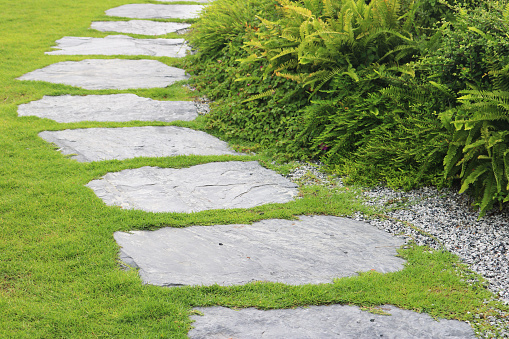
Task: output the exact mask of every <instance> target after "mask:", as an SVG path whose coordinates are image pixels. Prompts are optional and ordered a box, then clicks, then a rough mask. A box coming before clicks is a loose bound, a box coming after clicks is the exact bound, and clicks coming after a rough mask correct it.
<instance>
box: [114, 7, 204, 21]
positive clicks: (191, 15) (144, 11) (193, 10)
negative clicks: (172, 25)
mask: <svg viewBox="0 0 509 339" xmlns="http://www.w3.org/2000/svg"><path fill="white" fill-rule="evenodd" d="M202 9H203V6H202V5H158V4H157V5H156V4H130V5H122V6H119V7H115V8H112V9H109V10H107V11H106V12H105V13H106V15H108V16H117V17H124V18H132V19H196V18H198V17H199V13H200V11H201V10H202Z"/></svg>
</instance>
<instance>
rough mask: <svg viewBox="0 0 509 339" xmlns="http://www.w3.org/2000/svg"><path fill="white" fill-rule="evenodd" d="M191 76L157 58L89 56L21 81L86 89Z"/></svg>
mask: <svg viewBox="0 0 509 339" xmlns="http://www.w3.org/2000/svg"><path fill="white" fill-rule="evenodd" d="M188 78H189V77H188V76H187V75H186V74H185V71H184V70H183V69H178V68H175V67H170V66H167V65H165V64H163V63H162V62H160V61H157V60H125V59H107V60H101V59H89V60H82V61H64V62H59V63H56V64H53V65H49V66H47V67H44V68H42V69H38V70H35V71H33V72H30V73H27V74H25V75H23V76H21V77H19V78H18V79H19V80H38V81H47V82H52V83H56V84H64V85H71V86H76V87H81V88H84V89H130V88H158V87H159V88H160V87H166V86H168V85H171V84H173V83H174V82H176V81H180V80H186V79H188Z"/></svg>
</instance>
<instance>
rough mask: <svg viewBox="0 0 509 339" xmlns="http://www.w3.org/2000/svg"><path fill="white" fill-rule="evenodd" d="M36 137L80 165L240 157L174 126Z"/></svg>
mask: <svg viewBox="0 0 509 339" xmlns="http://www.w3.org/2000/svg"><path fill="white" fill-rule="evenodd" d="M39 136H40V137H41V138H43V139H44V140H46V141H47V142H51V143H54V144H55V145H57V146H58V147H60V150H59V151H60V152H62V153H63V154H75V155H74V156H72V158H73V159H75V160H77V161H81V162H88V161H101V160H113V159H116V160H124V159H130V158H136V157H171V156H176V155H192V154H194V155H224V154H232V155H235V154H237V155H238V154H239V153H236V152H235V151H232V150H231V149H230V148H229V147H228V144H227V143H226V142H224V141H221V140H219V139H218V138H216V137H213V136H211V135H209V134H207V133H205V132H201V131H195V130H192V129H189V128H184V127H175V126H159V127H156V126H146V127H124V128H86V129H72V130H64V131H45V132H41V133H39Z"/></svg>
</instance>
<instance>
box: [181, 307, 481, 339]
mask: <svg viewBox="0 0 509 339" xmlns="http://www.w3.org/2000/svg"><path fill="white" fill-rule="evenodd" d="M378 308H379V309H380V310H381V311H383V312H388V313H389V314H390V315H382V314H373V313H370V312H367V311H362V310H361V309H360V308H359V307H357V306H343V305H329V306H309V307H306V308H297V309H286V310H267V311H262V310H257V309H255V308H246V309H236V310H233V309H229V308H226V307H200V308H196V310H197V311H199V312H202V313H203V315H201V316H200V315H193V316H191V319H192V320H194V321H195V322H194V323H193V326H194V329H192V330H191V331H190V332H189V338H191V339H219V338H242V339H259V338H292V339H304V338H305V339H329V338H330V339H332V338H334V339H351V338H359V339H368V338H369V339H371V338H387V339H402V338H404V339H431V338H448V339H469V338H476V336H475V334H474V331H473V329H472V327H470V325H469V324H468V323H466V322H461V321H458V320H446V319H438V320H435V319H433V318H432V317H431V316H429V315H428V314H422V313H417V312H412V311H409V310H402V309H399V308H397V307H395V306H392V305H383V306H379V307H378Z"/></svg>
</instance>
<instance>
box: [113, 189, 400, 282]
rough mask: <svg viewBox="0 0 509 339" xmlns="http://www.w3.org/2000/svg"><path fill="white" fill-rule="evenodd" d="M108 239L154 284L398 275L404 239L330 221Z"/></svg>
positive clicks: (142, 233) (363, 226) (262, 223)
mask: <svg viewBox="0 0 509 339" xmlns="http://www.w3.org/2000/svg"><path fill="white" fill-rule="evenodd" d="M268 198H269V197H268ZM114 236H115V239H116V241H117V243H118V244H119V245H120V246H121V247H122V249H121V257H122V258H123V259H124V260H126V261H127V262H129V263H131V264H132V263H135V265H134V266H135V267H138V268H139V269H140V271H139V272H140V276H141V278H142V279H143V281H144V282H145V283H148V284H154V285H160V286H174V285H202V284H203V285H212V284H219V285H240V284H245V283H248V282H252V281H259V280H263V281H272V282H282V283H287V284H293V285H300V284H320V283H331V282H332V281H333V279H334V278H336V277H345V276H353V275H356V273H357V272H360V271H369V270H376V271H378V272H383V273H385V272H392V271H397V270H401V269H403V263H404V262H405V261H404V260H403V259H401V258H397V257H396V255H397V252H396V249H397V248H399V247H400V246H401V245H403V244H404V241H403V240H401V239H398V238H395V237H392V236H391V235H389V234H387V233H385V232H383V231H380V230H378V229H376V228H375V227H372V226H370V225H368V224H366V223H363V222H358V221H353V220H350V219H346V218H339V217H333V216H312V217H310V216H302V217H300V220H277V219H276V220H264V221H260V222H257V223H254V224H253V225H217V226H207V227H203V226H193V227H188V228H184V229H178V228H163V229H160V230H157V231H134V232H131V233H124V232H117V233H115V235H114ZM128 258H130V259H128Z"/></svg>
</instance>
